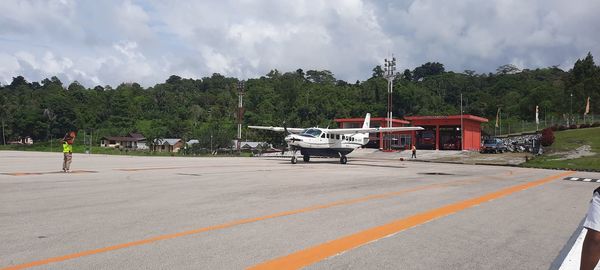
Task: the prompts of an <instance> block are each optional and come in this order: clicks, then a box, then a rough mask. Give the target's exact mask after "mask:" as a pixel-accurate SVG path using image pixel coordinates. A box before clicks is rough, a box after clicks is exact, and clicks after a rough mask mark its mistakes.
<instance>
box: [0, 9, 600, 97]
mask: <svg viewBox="0 0 600 270" xmlns="http://www.w3.org/2000/svg"><path fill="white" fill-rule="evenodd" d="M598 11H600V1H598V0H572V1H564V0H528V1H522V0H497V1H496V0H487V1H480V0H456V1H442V0H440V1H433V0H414V1H402V0H397V1H393V0H381V1H362V0H337V1H336V0H294V1H281V0H264V1H263V0H235V1H234V0H218V1H184V0H170V1H163V0H144V1H142V0H137V1H136V0H102V1H97V0H81V1H75V0H2V1H0V84H8V83H10V82H11V81H12V78H13V77H16V76H18V75H22V76H24V77H25V78H26V79H27V80H28V81H41V80H43V79H44V78H50V77H52V76H57V77H58V78H59V79H61V81H62V82H63V83H64V84H65V85H67V84H69V83H71V82H72V81H74V80H77V81H78V82H79V83H81V84H83V85H84V86H86V87H94V86H96V85H102V86H104V85H111V86H117V85H118V84H120V83H123V82H137V83H140V84H141V85H142V86H145V87H149V86H153V85H155V84H156V83H161V82H164V81H165V80H166V79H167V78H168V77H169V76H170V75H178V76H180V77H183V78H202V77H210V76H211V75H212V74H213V73H220V74H222V75H224V76H228V77H236V78H240V79H248V78H257V77H260V76H263V75H265V74H267V73H269V71H270V70H272V69H277V70H279V71H280V72H288V71H295V70H297V69H299V68H301V69H303V70H305V71H307V70H311V69H313V70H330V71H331V72H333V74H334V76H335V77H336V78H337V79H341V80H346V81H348V82H355V81H356V80H361V81H362V80H366V79H368V78H369V77H371V74H372V69H373V68H374V67H375V66H376V65H382V64H383V62H384V59H385V58H390V57H391V56H392V55H393V56H394V57H395V58H396V63H397V67H396V68H397V70H398V71H400V72H402V71H403V70H404V69H411V70H412V69H414V68H415V67H417V66H420V65H422V64H423V63H426V62H440V63H442V64H444V65H445V67H446V70H452V71H455V72H463V71H464V70H467V69H468V70H475V71H476V72H477V73H488V72H495V70H496V68H497V67H498V66H501V65H504V64H513V65H515V66H517V67H519V68H521V69H523V68H529V69H535V68H544V67H549V66H558V67H559V68H561V69H563V70H569V69H571V68H572V67H573V63H574V62H575V61H576V60H577V59H580V58H583V57H585V56H586V54H587V53H588V52H591V53H592V55H594V56H596V57H599V56H600V27H599V25H600V16H597V12H598ZM596 62H598V60H596Z"/></svg>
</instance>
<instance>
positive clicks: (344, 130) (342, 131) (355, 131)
mask: <svg viewBox="0 0 600 270" xmlns="http://www.w3.org/2000/svg"><path fill="white" fill-rule="evenodd" d="M411 130H423V128H422V127H378V128H338V129H329V130H327V131H326V132H327V133H330V134H358V133H375V132H392V131H411Z"/></svg>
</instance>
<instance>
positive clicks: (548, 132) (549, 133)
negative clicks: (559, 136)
mask: <svg viewBox="0 0 600 270" xmlns="http://www.w3.org/2000/svg"><path fill="white" fill-rule="evenodd" d="M540 143H541V144H542V146H544V147H548V146H550V145H552V144H553V143H554V131H553V130H552V128H545V129H543V130H542V138H541V139H540Z"/></svg>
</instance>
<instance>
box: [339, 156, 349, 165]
mask: <svg viewBox="0 0 600 270" xmlns="http://www.w3.org/2000/svg"><path fill="white" fill-rule="evenodd" d="M346 162H348V158H347V157H346V156H341V157H340V163H341V164H346Z"/></svg>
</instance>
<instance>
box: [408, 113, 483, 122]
mask: <svg viewBox="0 0 600 270" xmlns="http://www.w3.org/2000/svg"><path fill="white" fill-rule="evenodd" d="M462 118H463V119H467V120H472V121H476V122H481V123H485V122H488V119H487V118H483V117H479V116H475V115H471V114H463V115H462ZM404 119H406V120H409V121H415V120H438V119H453V120H460V115H428V116H405V117H404Z"/></svg>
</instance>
